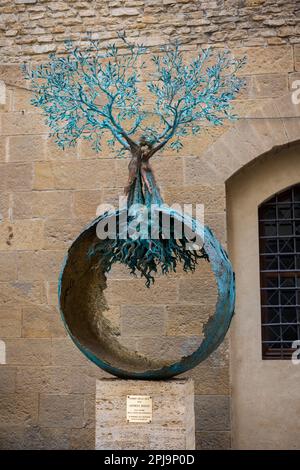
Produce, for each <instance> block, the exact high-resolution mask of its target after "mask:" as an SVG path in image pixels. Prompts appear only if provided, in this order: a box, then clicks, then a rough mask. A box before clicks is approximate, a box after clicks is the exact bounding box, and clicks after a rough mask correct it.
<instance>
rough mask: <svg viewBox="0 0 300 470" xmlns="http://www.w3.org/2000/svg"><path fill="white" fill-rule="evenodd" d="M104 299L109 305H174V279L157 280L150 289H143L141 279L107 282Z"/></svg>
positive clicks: (143, 282) (175, 292)
mask: <svg viewBox="0 0 300 470" xmlns="http://www.w3.org/2000/svg"><path fill="white" fill-rule="evenodd" d="M105 297H106V300H107V302H108V304H109V305H120V304H122V305H128V304H129V305H131V304H134V305H136V304H142V305H143V304H145V305H149V304H156V305H157V304H165V303H170V304H174V303H176V302H177V301H178V299H177V281H176V279H159V280H157V281H156V282H155V283H154V285H153V286H151V289H149V290H146V289H145V281H144V280H143V279H137V280H136V279H134V278H132V279H131V280H115V279H111V280H109V282H108V285H107V289H106V291H105Z"/></svg>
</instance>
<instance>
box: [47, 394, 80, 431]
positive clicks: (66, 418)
mask: <svg viewBox="0 0 300 470" xmlns="http://www.w3.org/2000/svg"><path fill="white" fill-rule="evenodd" d="M83 400H84V398H83V395H71V394H68V395H67V394H61V395H54V394H41V395H40V400H39V425H40V426H43V427H47V428H57V427H59V428H82V427H83V425H84V417H83V404H84V401H83Z"/></svg>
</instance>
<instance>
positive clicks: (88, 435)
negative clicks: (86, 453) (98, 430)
mask: <svg viewBox="0 0 300 470" xmlns="http://www.w3.org/2000/svg"><path fill="white" fill-rule="evenodd" d="M70 449H72V450H94V449H95V429H94V428H82V429H71V435H70Z"/></svg>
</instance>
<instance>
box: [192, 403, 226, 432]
mask: <svg viewBox="0 0 300 470" xmlns="http://www.w3.org/2000/svg"><path fill="white" fill-rule="evenodd" d="M195 408H196V410H197V414H196V431H200V432H202V431H229V430H230V397H228V396H222V395H211V396H208V395H195Z"/></svg>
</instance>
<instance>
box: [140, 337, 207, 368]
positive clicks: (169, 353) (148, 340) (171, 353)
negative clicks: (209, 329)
mask: <svg viewBox="0 0 300 470" xmlns="http://www.w3.org/2000/svg"><path fill="white" fill-rule="evenodd" d="M135 339H136V351H137V352H138V353H140V354H142V355H146V356H149V357H151V359H154V360H155V359H156V360H159V361H161V360H162V359H163V360H165V361H167V362H168V363H174V362H177V361H179V360H181V359H182V357H183V356H189V355H190V354H192V353H193V352H194V351H195V350H196V349H197V348H198V346H199V345H200V343H201V342H202V337H201V336H197V335H196V334H194V335H193V336H172V337H170V336H156V337H149V336H144V337H135Z"/></svg>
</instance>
